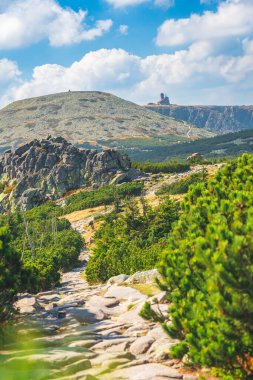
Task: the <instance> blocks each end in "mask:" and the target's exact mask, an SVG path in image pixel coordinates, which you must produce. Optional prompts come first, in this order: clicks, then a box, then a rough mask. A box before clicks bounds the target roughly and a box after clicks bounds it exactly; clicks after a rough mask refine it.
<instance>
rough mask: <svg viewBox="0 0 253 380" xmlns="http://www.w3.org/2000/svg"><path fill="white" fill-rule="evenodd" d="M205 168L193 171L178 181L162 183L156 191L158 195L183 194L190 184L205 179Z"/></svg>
mask: <svg viewBox="0 0 253 380" xmlns="http://www.w3.org/2000/svg"><path fill="white" fill-rule="evenodd" d="M207 176H208V173H207V170H206V169H204V170H202V171H201V172H199V173H193V174H191V175H189V176H187V177H186V178H182V179H181V180H179V181H176V182H173V183H170V184H164V185H162V187H161V188H160V189H159V191H158V192H157V194H158V195H164V194H171V195H172V194H184V193H187V191H188V190H189V187H190V186H191V185H196V184H198V183H200V182H205V181H206V180H207Z"/></svg>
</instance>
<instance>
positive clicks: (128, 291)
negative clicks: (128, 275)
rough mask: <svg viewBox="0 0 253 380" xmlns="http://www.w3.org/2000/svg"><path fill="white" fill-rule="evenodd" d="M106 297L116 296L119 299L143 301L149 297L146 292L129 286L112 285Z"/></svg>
mask: <svg viewBox="0 0 253 380" xmlns="http://www.w3.org/2000/svg"><path fill="white" fill-rule="evenodd" d="M104 297H105V298H113V297H114V298H116V299H118V300H128V301H129V302H134V301H141V300H143V301H144V300H145V299H147V296H146V295H145V294H142V293H140V292H139V291H138V290H136V289H133V288H131V287H129V286H116V285H112V286H110V288H109V289H108V290H107V292H106V293H105V295H104Z"/></svg>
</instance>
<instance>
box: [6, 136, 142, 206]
mask: <svg viewBox="0 0 253 380" xmlns="http://www.w3.org/2000/svg"><path fill="white" fill-rule="evenodd" d="M0 174H1V177H2V180H3V181H5V182H6V183H8V189H9V194H8V192H5V193H2V194H1V196H2V199H1V201H2V202H1V203H2V204H6V203H9V202H6V201H7V200H9V201H10V204H11V205H12V206H13V207H16V206H20V205H21V203H22V206H23V207H24V208H25V209H30V208H32V207H35V206H37V205H39V204H41V203H42V202H43V201H45V200H46V199H57V198H59V197H61V196H62V195H63V194H64V193H66V192H67V191H69V190H73V189H79V188H81V187H85V186H94V187H98V186H101V185H104V184H108V183H110V182H111V181H112V180H113V179H114V181H116V182H119V181H120V180H126V179H130V177H131V176H133V175H134V174H135V171H134V170H133V169H131V163H130V160H129V158H128V157H127V156H126V155H122V154H120V153H118V152H116V151H114V150H111V149H107V150H104V151H102V152H97V151H96V150H90V149H78V148H76V147H74V146H73V145H72V144H70V143H68V142H67V141H66V140H65V139H64V138H62V137H56V138H52V137H48V138H47V139H43V140H40V141H39V140H33V141H31V142H30V143H27V144H25V145H22V146H21V147H19V148H18V149H16V150H15V151H14V152H12V151H11V150H8V151H6V152H5V153H4V155H3V157H2V160H1V162H0ZM7 198H8V199H7Z"/></svg>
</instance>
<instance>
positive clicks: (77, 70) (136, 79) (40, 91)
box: [0, 39, 253, 105]
mask: <svg viewBox="0 0 253 380" xmlns="http://www.w3.org/2000/svg"><path fill="white" fill-rule="evenodd" d="M10 67H11V66H10ZM10 72H11V73H13V74H11V75H13V77H15V75H18V69H17V67H15V64H14V66H13V70H12V71H11V70H10ZM15 73H16V74H15ZM11 75H10V86H9V90H8V91H7V92H6V93H5V95H4V96H2V98H0V104H2V105H4V104H7V103H9V102H11V101H13V100H17V99H23V98H27V97H33V96H39V95H45V94H49V93H56V92H61V91H68V90H69V89H71V90H72V91H77V90H83V91H85V90H100V91H107V92H112V93H114V94H116V95H119V96H122V97H124V98H126V99H129V100H133V101H136V102H138V103H147V102H149V101H153V100H155V99H156V97H157V96H158V94H159V93H160V92H161V91H166V92H167V93H168V94H169V95H170V96H171V98H172V100H173V101H174V102H178V103H188V104H196V103H198V104H200V103H202V104H214V103H216V104H231V103H233V104H249V103H250V102H253V98H252V94H253V40H250V39H244V40H243V42H242V53H241V55H239V56H231V55H222V54H220V55H212V45H211V44H209V43H208V42H202V41H200V42H196V43H194V44H192V45H191V46H190V47H189V48H188V49H183V50H180V51H177V52H175V53H171V54H160V55H150V56H147V57H144V58H142V57H139V56H137V55H133V54H130V53H128V52H127V51H125V50H123V49H111V50H109V49H101V50H97V51H93V52H90V53H87V54H85V55H84V57H83V58H82V59H81V60H80V61H76V62H74V63H73V64H72V65H70V66H69V67H64V66H61V65H56V64H55V65H53V64H47V65H42V66H37V67H35V68H34V70H33V75H32V78H31V79H30V80H23V81H22V82H19V83H18V84H17V83H15V82H14V83H12V78H11Z"/></svg>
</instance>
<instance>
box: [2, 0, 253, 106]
mask: <svg viewBox="0 0 253 380" xmlns="http://www.w3.org/2000/svg"><path fill="white" fill-rule="evenodd" d="M252 19H253V1H252V0H223V1H222V0H220V1H219V0H72V1H71V0H58V1H57V0H0V89H1V90H0V105H2V106H4V105H6V104H8V103H9V102H11V101H13V100H16V99H22V98H26V97H31V96H38V95H44V94H47V93H53V92H59V91H67V90H68V89H69V88H71V89H72V90H100V91H108V92H113V93H115V94H116V95H119V96H122V97H124V98H126V99H129V100H132V101H135V102H138V103H140V104H143V103H146V102H148V101H154V100H156V98H157V97H158V95H159V93H160V92H161V91H165V92H167V93H168V95H170V97H171V99H172V101H173V102H175V103H179V104H180V103H181V104H252V103H253V95H252V94H253V91H252V90H253V23H252Z"/></svg>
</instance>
